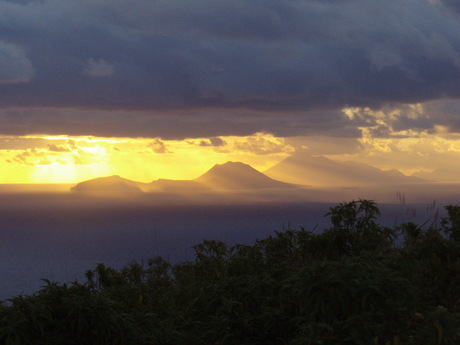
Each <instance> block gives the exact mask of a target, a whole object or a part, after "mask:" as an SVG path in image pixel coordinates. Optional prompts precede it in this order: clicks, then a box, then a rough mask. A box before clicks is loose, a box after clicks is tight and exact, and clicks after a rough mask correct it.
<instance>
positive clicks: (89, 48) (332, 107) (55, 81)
mask: <svg viewBox="0 0 460 345" xmlns="http://www.w3.org/2000/svg"><path fill="white" fill-rule="evenodd" d="M455 8H458V6H457V5H455V3H454V2H453V1H452V2H449V1H445V4H442V3H432V2H429V1H428V0H387V1H381V0H347V1H332V0H329V1H324V0H304V1H300V0H284V1H279V0H276V1H275V0H244V1H243V0H232V1H230V0H197V1H193V2H192V1H185V0H167V1H166V0H157V1H147V0H132V1H129V2H128V1H124V0H123V1H122V0H113V1H107V0H91V1H90V0H72V1H70V0H43V1H0V13H1V15H0V106H2V107H3V108H5V109H6V108H10V109H12V108H16V109H17V108H19V107H21V109H23V110H22V111H18V110H14V111H13V112H10V113H9V115H8V114H7V112H3V113H2V114H1V115H0V116H1V117H0V123H3V125H2V126H1V127H0V130H1V131H2V132H3V133H6V134H20V133H24V132H27V133H30V131H35V132H40V133H54V134H58V132H59V134H73V135H76V134H97V135H102V134H104V135H107V136H115V135H124V136H146V135H147V136H150V134H149V133H155V135H157V134H156V132H160V131H163V132H162V133H161V135H162V137H165V138H166V137H169V138H172V137H174V138H179V137H187V136H189V137H191V136H195V137H197V136H201V137H210V136H219V135H230V134H232V135H235V134H241V135H243V134H248V133H249V134H250V133H253V132H255V131H262V130H266V131H272V132H277V133H278V134H280V135H299V134H308V133H310V132H314V131H316V132H321V133H323V134H328V135H335V134H334V133H338V134H337V135H341V136H355V135H359V134H358V133H357V130H356V128H355V125H356V123H353V122H350V121H348V122H347V120H346V119H344V118H343V114H342V113H341V112H340V111H338V109H340V108H341V107H344V106H370V107H375V108H377V107H380V106H382V105H384V104H386V103H387V102H393V103H394V102H397V103H398V102H399V103H411V102H423V101H428V100H433V99H437V98H441V97H442V98H458V97H459V96H460V84H459V83H460V82H459V80H460V35H458V32H460V18H459V16H458V14H457V13H456V12H455V11H454V9H455ZM5 66H11V68H7V67H5ZM38 107H46V108H47V109H50V108H61V109H62V111H59V110H53V111H51V112H50V115H46V114H44V112H45V111H44V112H41V111H35V112H30V111H29V109H31V108H38ZM70 108H79V109H87V110H92V111H88V112H83V111H80V112H77V111H73V112H72V111H68V110H66V109H70ZM120 109H123V110H125V115H123V116H122V115H120V113H119V112H115V113H113V114H111V113H107V112H104V111H103V110H120ZM135 110H139V112H134V111H135ZM21 112H22V114H20V113H21ZM26 113H27V114H26ZM191 113H193V114H194V115H190V114H191ZM77 114H78V116H77ZM184 114H186V115H184ZM243 114H249V115H248V116H245V115H243ZM254 114H256V115H254ZM16 116H18V117H16ZM96 117H97V118H96ZM120 126H121V127H120ZM300 132H302V133H300ZM152 135H153V134H152Z"/></svg>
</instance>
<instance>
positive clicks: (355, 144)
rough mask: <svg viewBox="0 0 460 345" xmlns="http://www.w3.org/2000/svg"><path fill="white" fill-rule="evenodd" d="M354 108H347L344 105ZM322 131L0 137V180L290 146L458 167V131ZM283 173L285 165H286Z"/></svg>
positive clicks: (187, 168) (68, 175) (165, 171)
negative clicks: (381, 134)
mask: <svg viewBox="0 0 460 345" xmlns="http://www.w3.org/2000/svg"><path fill="white" fill-rule="evenodd" d="M348 115H349V116H353V115H352V112H351V111H349V112H348ZM362 132H363V136H362V137H361V138H332V137H327V136H309V137H307V136H297V137H288V138H282V137H276V136H274V135H272V134H270V133H255V134H254V135H251V136H220V137H212V138H194V139H184V140H163V139H161V138H104V137H78V136H77V137H70V136H45V135H35V136H33V135H29V136H3V137H0V157H1V164H0V176H1V177H0V183H3V184H16V183H78V182H80V181H83V180H87V179H92V178H96V177H101V176H109V175H120V176H122V177H124V178H128V179H131V180H135V181H139V182H150V181H152V180H156V179H158V178H168V179H193V178H195V177H198V176H199V175H200V174H202V173H204V172H205V171H206V170H208V169H209V168H211V167H212V166H213V165H214V164H222V163H224V162H226V161H240V162H244V163H246V164H250V165H251V166H253V167H254V168H256V169H258V170H259V171H264V170H266V169H268V168H270V167H272V166H273V165H275V164H277V163H278V162H280V161H281V160H283V159H285V158H286V157H288V156H290V155H292V154H293V153H295V152H298V151H303V152H308V153H309V154H312V155H325V156H326V157H328V158H330V159H333V160H337V161H347V160H348V161H354V162H358V163H366V164H370V165H373V166H375V167H378V168H381V169H385V170H388V169H398V170H399V171H401V172H402V173H404V174H406V175H411V174H413V173H420V172H425V173H430V172H432V171H435V170H436V169H438V171H439V170H443V171H445V172H447V175H448V178H446V179H448V180H449V182H452V176H453V175H455V174H456V171H457V170H458V166H459V165H458V162H459V161H460V138H459V137H458V136H457V137H456V136H453V135H449V134H448V133H444V132H443V131H442V128H438V132H437V133H432V134H428V133H418V134H417V135H408V133H405V134H406V135H401V136H400V137H397V136H396V135H394V136H393V137H392V138H374V137H372V135H371V133H370V132H369V130H368V129H366V128H363V129H362ZM287 174H288V172H287Z"/></svg>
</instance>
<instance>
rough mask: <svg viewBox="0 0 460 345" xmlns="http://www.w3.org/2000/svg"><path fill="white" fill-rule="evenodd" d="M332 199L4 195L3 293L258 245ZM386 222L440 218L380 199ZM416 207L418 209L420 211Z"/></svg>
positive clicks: (320, 216)
mask: <svg viewBox="0 0 460 345" xmlns="http://www.w3.org/2000/svg"><path fill="white" fill-rule="evenodd" d="M333 205H334V204H331V203H313V202H297V203H268V204H261V205H242V206H238V205H220V206H219V205H214V206H212V205H176V206H162V205H158V204H148V203H147V204H146V203H133V202H104V203H100V202H96V201H94V200H87V199H82V198H75V197H74V198H69V197H63V196H49V195H48V196H44V195H39V194H30V195H28V194H23V195H1V196H0V222H1V223H0V299H5V298H8V297H12V296H15V295H18V294H23V293H24V294H30V293H32V292H34V291H36V290H37V289H38V288H39V287H40V286H41V285H43V283H42V282H41V281H40V278H48V279H51V280H54V281H59V282H69V281H75V280H79V281H82V276H83V273H84V272H85V271H86V270H87V269H90V268H94V266H95V265H96V264H97V263H104V264H106V265H109V266H112V267H121V266H123V265H124V264H126V263H129V262H130V261H132V260H138V261H142V260H145V259H146V258H149V257H154V256H156V255H161V256H163V257H165V258H168V259H169V260H170V261H172V262H180V261H187V260H191V259H193V249H192V246H193V245H194V244H197V243H199V242H201V241H202V240H203V239H216V240H222V241H225V242H226V243H228V244H230V245H232V244H235V243H245V244H251V243H253V242H254V241H255V240H256V239H262V238H265V237H267V236H269V235H272V234H274V232H275V231H282V230H284V229H287V228H288V227H290V228H293V229H298V228H299V227H300V226H303V227H305V228H306V229H310V230H313V229H316V230H315V231H318V232H319V231H320V230H321V229H324V228H325V227H328V226H329V221H328V219H326V218H324V214H325V213H326V212H327V211H328V210H329V207H331V206H333ZM380 208H381V211H382V218H381V222H382V223H385V224H386V225H395V224H399V223H400V222H402V221H408V220H416V221H418V222H424V221H425V220H430V219H432V212H431V211H430V210H428V208H427V206H426V205H419V206H413V207H412V208H411V209H409V210H408V207H407V206H405V207H402V206H400V205H380ZM414 210H416V211H415V212H414Z"/></svg>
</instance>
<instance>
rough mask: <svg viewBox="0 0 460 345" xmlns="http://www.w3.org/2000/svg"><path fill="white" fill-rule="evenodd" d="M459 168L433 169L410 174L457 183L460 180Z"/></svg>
mask: <svg viewBox="0 0 460 345" xmlns="http://www.w3.org/2000/svg"><path fill="white" fill-rule="evenodd" d="M459 172H460V170H456V171H453V170H449V169H439V168H437V169H435V170H433V171H432V172H417V173H415V174H414V175H412V176H415V177H419V178H423V179H427V180H431V181H437V182H446V183H459V182H460V174H459Z"/></svg>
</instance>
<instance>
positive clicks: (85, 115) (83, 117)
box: [0, 109, 362, 140]
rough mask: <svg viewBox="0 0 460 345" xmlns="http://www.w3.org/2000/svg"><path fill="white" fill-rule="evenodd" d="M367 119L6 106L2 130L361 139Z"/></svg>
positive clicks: (333, 113)
mask: <svg viewBox="0 0 460 345" xmlns="http://www.w3.org/2000/svg"><path fill="white" fill-rule="evenodd" d="M361 122H362V121H361V120H360V119H358V120H357V121H349V120H348V118H347V117H346V116H345V115H344V114H343V113H342V112H341V111H336V110H329V111H311V112H302V113H297V112H294V113H264V112H237V111H235V112H233V113H232V114H231V116H229V114H228V113H227V112H225V111H223V112H218V111H210V112H205V113H201V112H200V113H193V112H187V113H179V114H169V113H155V114H153V113H146V112H140V111H136V112H134V111H130V112H127V111H104V110H98V111H96V110H95V111H86V110H69V109H64V110H60V109H38V110H37V109H34V110H6V111H1V110H0V134H9V135H16V136H21V135H27V134H37V135H40V134H48V135H60V134H62V133H65V134H68V135H71V136H78V135H92V136H101V137H132V136H137V137H147V138H148V137H150V138H157V137H161V138H162V139H169V140H172V139H184V138H205V137H210V136H211V137H216V136H226V135H251V134H253V133H256V132H269V133H272V134H274V135H277V136H283V137H284V136H296V135H304V134H305V135H316V134H319V133H322V134H325V135H330V136H337V137H343V138H345V137H353V138H356V137H359V136H360V131H359V130H357V129H356V127H357V125H358V124H361Z"/></svg>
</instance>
